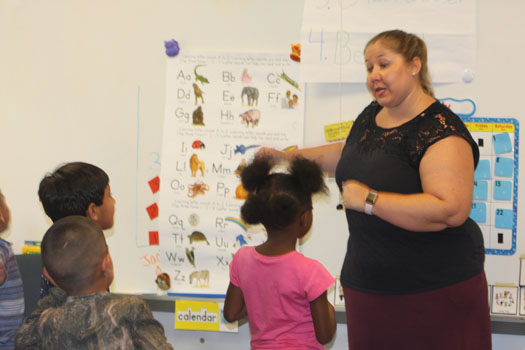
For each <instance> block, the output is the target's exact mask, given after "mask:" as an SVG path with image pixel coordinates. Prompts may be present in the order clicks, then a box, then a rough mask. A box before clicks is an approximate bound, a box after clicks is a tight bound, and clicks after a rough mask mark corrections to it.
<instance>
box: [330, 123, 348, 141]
mask: <svg viewBox="0 0 525 350" xmlns="http://www.w3.org/2000/svg"><path fill="white" fill-rule="evenodd" d="M353 124H354V122H352V121H348V122H343V123H338V124H330V125H325V126H324V137H325V139H326V141H328V142H331V141H338V140H344V139H346V137H347V136H348V133H349V132H350V129H351V128H352V125H353Z"/></svg>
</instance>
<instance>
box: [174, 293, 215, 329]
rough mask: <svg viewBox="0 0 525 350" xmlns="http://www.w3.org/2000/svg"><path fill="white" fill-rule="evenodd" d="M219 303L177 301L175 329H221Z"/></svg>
mask: <svg viewBox="0 0 525 350" xmlns="http://www.w3.org/2000/svg"><path fill="white" fill-rule="evenodd" d="M220 321H221V313H220V309H219V303H217V302H212V301H195V300H177V301H176V302H175V329H189V330H199V331H215V332H218V331H219V328H220Z"/></svg>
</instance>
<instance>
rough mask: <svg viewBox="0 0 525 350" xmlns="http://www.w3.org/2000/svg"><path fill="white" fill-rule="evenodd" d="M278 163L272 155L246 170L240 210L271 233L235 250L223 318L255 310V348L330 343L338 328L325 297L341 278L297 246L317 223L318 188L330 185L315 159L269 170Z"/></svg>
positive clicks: (312, 346) (252, 313) (252, 315)
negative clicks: (286, 171) (257, 242)
mask: <svg viewBox="0 0 525 350" xmlns="http://www.w3.org/2000/svg"><path fill="white" fill-rule="evenodd" d="M272 166H273V164H272V161H271V160H270V159H269V158H256V159H255V160H254V161H253V162H252V163H251V164H250V165H248V166H247V167H246V168H245V169H244V170H243V172H242V174H241V180H242V185H243V186H244V188H245V189H246V190H247V191H248V192H249V195H248V199H247V200H246V202H245V203H244V205H243V206H242V208H241V217H242V219H243V220H244V221H245V222H246V223H248V224H252V225H253V224H258V223H262V224H263V225H264V227H265V228H266V231H267V234H268V239H267V240H266V242H264V243H263V244H261V245H259V246H257V247H248V246H244V247H242V248H241V249H239V251H238V252H237V253H236V254H235V256H234V258H233V260H232V262H231V263H230V285H229V287H228V291H227V293H226V300H225V303H224V317H225V318H226V320H228V321H230V322H232V321H236V320H239V319H241V318H243V317H245V316H246V315H248V319H249V322H250V329H251V333H252V338H251V346H252V349H263V348H264V349H277V348H279V349H281V348H282V349H285V348H293V349H324V347H323V345H321V344H326V343H328V342H329V341H330V340H331V339H332V338H333V336H334V332H335V328H336V321H335V312H334V307H333V306H332V305H331V304H330V303H329V302H328V300H327V298H326V290H327V289H328V287H330V285H332V284H333V283H334V278H333V277H332V276H331V275H330V274H329V273H328V271H327V270H326V269H325V268H324V267H323V266H322V265H321V264H320V263H319V262H317V261H315V260H312V259H309V258H306V257H304V256H303V255H302V254H300V253H298V252H297V251H296V250H295V246H296V243H297V239H298V238H301V237H303V236H304V235H306V233H307V232H308V231H309V230H310V228H311V226H312V219H313V214H312V195H313V194H315V193H318V192H324V193H326V192H327V188H326V185H325V183H324V181H323V174H322V172H321V169H320V168H319V166H318V165H317V164H316V163H314V162H312V161H309V160H306V159H303V158H296V159H295V160H294V161H293V162H292V164H291V166H290V169H289V171H290V174H284V173H273V174H270V170H271V169H272Z"/></svg>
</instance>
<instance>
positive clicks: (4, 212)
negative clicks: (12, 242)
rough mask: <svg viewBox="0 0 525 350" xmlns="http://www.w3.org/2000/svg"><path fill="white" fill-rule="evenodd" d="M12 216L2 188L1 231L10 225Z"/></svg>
mask: <svg viewBox="0 0 525 350" xmlns="http://www.w3.org/2000/svg"><path fill="white" fill-rule="evenodd" d="M10 217H11V214H10V212H9V207H8V206H7V203H6V201H5V197H4V194H3V193H2V191H1V190H0V232H3V231H5V229H6V228H7V226H9V219H10Z"/></svg>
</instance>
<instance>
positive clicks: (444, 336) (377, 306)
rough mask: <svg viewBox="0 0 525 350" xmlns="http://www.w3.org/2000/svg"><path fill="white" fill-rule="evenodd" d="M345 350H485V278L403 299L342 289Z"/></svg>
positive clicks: (489, 343) (487, 323)
mask: <svg viewBox="0 0 525 350" xmlns="http://www.w3.org/2000/svg"><path fill="white" fill-rule="evenodd" d="M343 291H344V297H345V308H346V322H347V327H348V348H349V349H350V350H383V349H388V350H397V349H402V350H419V349H421V350H434V349H435V350H490V349H491V348H492V334H491V330H490V311H489V303H488V287H487V280H486V277H485V273H481V274H479V275H477V276H475V277H473V278H471V279H468V280H466V281H463V282H460V283H457V284H454V285H452V286H448V287H444V288H440V289H436V290H431V291H428V292H423V293H416V294H407V295H377V294H368V293H363V292H359V291H356V290H353V289H350V288H347V287H343Z"/></svg>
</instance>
